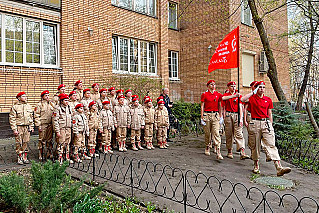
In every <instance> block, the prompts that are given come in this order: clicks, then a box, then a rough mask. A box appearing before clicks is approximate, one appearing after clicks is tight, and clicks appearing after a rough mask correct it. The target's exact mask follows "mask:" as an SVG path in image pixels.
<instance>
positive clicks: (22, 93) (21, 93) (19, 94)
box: [16, 92, 25, 98]
mask: <svg viewBox="0 0 319 213" xmlns="http://www.w3.org/2000/svg"><path fill="white" fill-rule="evenodd" d="M22 95H25V92H19V93H18V94H17V96H16V98H19V97H20V96H22Z"/></svg>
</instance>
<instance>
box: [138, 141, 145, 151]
mask: <svg viewBox="0 0 319 213" xmlns="http://www.w3.org/2000/svg"><path fill="white" fill-rule="evenodd" d="M137 147H138V148H139V149H140V150H143V149H144V148H143V147H142V146H141V142H138V143H137Z"/></svg>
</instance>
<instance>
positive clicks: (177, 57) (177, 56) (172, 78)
mask: <svg viewBox="0 0 319 213" xmlns="http://www.w3.org/2000/svg"><path fill="white" fill-rule="evenodd" d="M173 53H176V63H177V64H176V67H177V70H176V72H177V75H176V77H169V80H175V81H179V80H180V79H179V52H177V51H171V50H170V51H169V56H168V57H169V58H170V59H171V63H170V64H168V66H171V65H172V58H173V57H172V56H173ZM168 62H169V60H168ZM168 72H170V67H168ZM168 76H169V73H168Z"/></svg>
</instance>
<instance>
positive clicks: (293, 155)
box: [276, 134, 319, 174]
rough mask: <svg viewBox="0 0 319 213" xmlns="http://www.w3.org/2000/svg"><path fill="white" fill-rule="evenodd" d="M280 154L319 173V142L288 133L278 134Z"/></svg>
mask: <svg viewBox="0 0 319 213" xmlns="http://www.w3.org/2000/svg"><path fill="white" fill-rule="evenodd" d="M276 139H277V140H276V141H277V144H276V145H277V147H278V150H279V154H280V156H281V157H282V158H283V159H284V160H286V161H288V162H290V163H292V164H294V165H296V166H298V167H301V168H303V169H306V170H308V171H314V172H315V173H317V174H318V173H319V142H318V141H317V140H311V139H309V140H301V139H297V138H294V137H291V136H288V135H281V134H278V135H276Z"/></svg>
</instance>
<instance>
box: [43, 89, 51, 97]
mask: <svg viewBox="0 0 319 213" xmlns="http://www.w3.org/2000/svg"><path fill="white" fill-rule="evenodd" d="M49 93H50V92H49V90H44V91H43V92H42V93H41V97H42V96H44V95H45V94H49Z"/></svg>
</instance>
